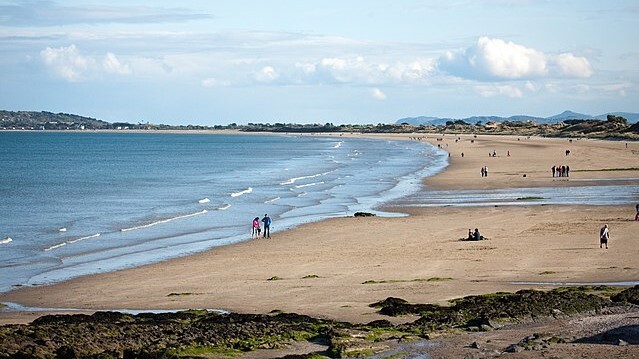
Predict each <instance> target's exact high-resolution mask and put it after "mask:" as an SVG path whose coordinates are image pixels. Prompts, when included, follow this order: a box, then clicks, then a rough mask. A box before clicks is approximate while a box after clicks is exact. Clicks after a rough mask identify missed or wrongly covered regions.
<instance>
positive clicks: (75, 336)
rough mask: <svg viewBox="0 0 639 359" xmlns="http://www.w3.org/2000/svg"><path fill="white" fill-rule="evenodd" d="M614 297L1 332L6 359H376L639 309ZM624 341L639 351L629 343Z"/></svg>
mask: <svg viewBox="0 0 639 359" xmlns="http://www.w3.org/2000/svg"><path fill="white" fill-rule="evenodd" d="M610 294H611V292H610V291H609V290H608V289H607V288H605V287H601V288H599V287H578V288H558V289H555V290H552V291H549V292H543V291H535V290H522V291H518V292H516V293H495V294H488V295H480V296H469V297H465V298H461V299H457V300H454V301H452V302H451V305H449V306H441V305H435V304H411V303H408V302H407V301H405V300H403V299H400V298H393V297H390V298H387V299H385V300H383V301H380V302H377V303H374V304H372V305H371V306H374V307H377V308H380V313H382V314H385V315H389V316H398V315H416V316H419V318H418V319H417V320H415V321H413V322H410V323H406V324H400V325H396V326H395V325H393V324H391V322H389V321H387V320H377V321H374V322H371V323H368V324H365V325H354V324H350V323H345V322H338V321H331V320H324V319H317V318H312V317H308V316H304V315H297V314H290V313H278V314H275V315H254V314H218V313H214V312H207V311H202V310H191V311H184V312H178V313H164V314H150V313H146V314H139V315H130V314H123V313H117V312H97V313H95V314H93V315H82V314H77V315H48V316H43V317H41V318H39V319H36V320H35V321H33V322H32V323H31V324H29V325H5V326H2V327H0V358H177V357H182V358H184V357H191V358H195V357H207V356H208V357H210V356H221V355H233V354H238V353H242V352H247V351H253V350H256V349H275V348H281V347H285V346H287V345H289V344H291V343H292V342H296V341H305V340H310V341H314V342H320V343H323V344H324V345H325V347H326V348H327V350H326V352H323V354H324V355H329V356H331V357H338V358H341V357H352V356H369V355H372V354H374V353H378V352H383V351H386V350H388V345H389V343H392V342H395V343H400V342H408V341H412V340H415V339H418V338H420V337H421V338H428V337H429V334H430V333H432V332H435V331H438V330H449V329H452V328H458V329H462V330H467V331H483V330H492V329H494V328H498V327H499V326H501V325H503V324H504V323H507V322H516V321H524V320H528V319H534V318H537V317H557V316H565V315H571V314H576V313H581V312H588V311H599V310H602V309H604V308H610V307H621V306H631V307H632V306H633V303H635V304H636V303H637V302H638V301H637V299H639V286H637V287H634V288H629V289H626V290H624V291H621V292H620V293H618V294H615V295H613V296H612V298H610V297H609V296H610ZM613 294H614V293H613ZM631 329H633V328H631ZM634 329H636V328H634ZM634 329H633V330H634ZM625 332H628V331H627V330H626V331H625ZM625 332H624V333H625ZM629 333H630V332H629ZM632 333H634V332H632ZM617 337H618V336H617ZM617 337H615V338H617ZM620 338H621V339H623V340H624V341H625V342H628V343H630V344H635V343H634V342H632V340H631V339H628V338H629V337H620ZM529 339H530V340H528V339H527V340H524V341H522V342H520V343H518V344H516V345H514V346H513V347H512V348H511V349H512V350H513V351H518V350H523V349H524V348H528V347H532V348H535V347H536V346H540V347H541V348H543V346H544V345H548V343H550V342H552V341H553V340H555V338H550V339H547V338H545V337H540V338H529ZM546 339H547V340H546ZM629 340H630V341H629ZM297 357H305V356H303V355H302V356H297ZM310 357H312V356H310Z"/></svg>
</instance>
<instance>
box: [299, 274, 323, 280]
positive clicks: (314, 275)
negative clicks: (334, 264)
mask: <svg viewBox="0 0 639 359" xmlns="http://www.w3.org/2000/svg"><path fill="white" fill-rule="evenodd" d="M313 278H319V276H318V275H317V274H308V275H305V276H303V277H302V279H313Z"/></svg>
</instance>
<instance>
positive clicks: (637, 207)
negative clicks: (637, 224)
mask: <svg viewBox="0 0 639 359" xmlns="http://www.w3.org/2000/svg"><path fill="white" fill-rule="evenodd" d="M635 209H637V212H639V203H637V205H636V206H635Z"/></svg>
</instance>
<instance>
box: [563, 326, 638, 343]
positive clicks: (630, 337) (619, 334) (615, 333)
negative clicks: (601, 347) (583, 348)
mask: <svg viewBox="0 0 639 359" xmlns="http://www.w3.org/2000/svg"><path fill="white" fill-rule="evenodd" d="M619 340H623V341H625V342H626V343H628V344H630V345H639V325H624V326H621V327H618V328H614V329H610V330H608V331H605V332H603V333H599V334H596V335H593V336H590V337H584V338H581V339H577V340H575V341H574V342H573V343H582V344H613V345H616V344H619Z"/></svg>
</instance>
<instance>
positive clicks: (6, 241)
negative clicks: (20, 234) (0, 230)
mask: <svg viewBox="0 0 639 359" xmlns="http://www.w3.org/2000/svg"><path fill="white" fill-rule="evenodd" d="M11 242H13V239H12V238H11V237H6V238H5V239H3V240H0V244H9V243H11Z"/></svg>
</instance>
